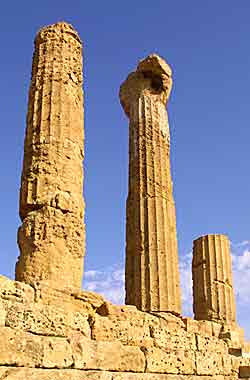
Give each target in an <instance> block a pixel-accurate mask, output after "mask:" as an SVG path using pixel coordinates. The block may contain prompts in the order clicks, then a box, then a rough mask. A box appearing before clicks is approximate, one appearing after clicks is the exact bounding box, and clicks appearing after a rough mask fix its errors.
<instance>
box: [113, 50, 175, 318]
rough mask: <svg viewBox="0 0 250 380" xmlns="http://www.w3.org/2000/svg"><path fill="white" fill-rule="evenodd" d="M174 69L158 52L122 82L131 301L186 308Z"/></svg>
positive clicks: (163, 308) (147, 308) (171, 308)
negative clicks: (171, 120) (177, 201)
mask: <svg viewBox="0 0 250 380" xmlns="http://www.w3.org/2000/svg"><path fill="white" fill-rule="evenodd" d="M171 87H172V78H171V69H170V67H169V66H168V65H167V63H166V62H165V61H164V60H163V59H161V58H160V57H159V56H157V55H155V54H154V55H150V56H149V57H147V58H145V59H144V60H143V61H141V62H140V63H139V65H138V67H137V70H136V71H135V72H133V73H131V74H130V75H129V76H128V78H127V80H126V81H125V82H124V83H123V84H122V86H121V88H120V100H121V104H122V106H123V108H124V111H125V113H126V114H127V116H128V117H129V121H130V126H129V192H128V199H127V225H126V285H125V286H126V304H132V305H136V306H137V307H138V309H140V310H145V311H171V312H174V313H176V314H178V313H180V311H181V301H180V283H179V269H178V253H177V238H176V218H175V205H174V199H173V193H172V179H171V173H170V157H169V153H170V135H169V125H168V115H167V111H166V103H167V100H168V98H169V95H170V91H171Z"/></svg>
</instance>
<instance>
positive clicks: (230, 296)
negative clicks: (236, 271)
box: [192, 235, 236, 323]
mask: <svg viewBox="0 0 250 380" xmlns="http://www.w3.org/2000/svg"><path fill="white" fill-rule="evenodd" d="M192 272H193V297H194V304H193V308H194V316H195V319H205V320H213V321H217V322H223V323H224V322H225V323H235V321H236V308H235V298H234V290H233V281H232V264H231V255H230V243H229V240H228V238H227V236H225V235H206V236H202V237H200V238H198V239H197V240H195V241H194V245H193V263H192Z"/></svg>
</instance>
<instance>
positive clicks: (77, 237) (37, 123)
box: [16, 23, 85, 289]
mask: <svg viewBox="0 0 250 380" xmlns="http://www.w3.org/2000/svg"><path fill="white" fill-rule="evenodd" d="M82 82H83V76H82V44H81V40H80V38H79V36H78V34H77V32H76V31H75V30H74V29H73V28H72V27H71V26H70V25H69V24H66V23H58V24H55V25H51V26H48V27H46V28H44V29H42V30H41V31H40V32H39V33H38V35H37V37H36V40H35V52H34V56H33V65H32V78H31V84H30V92H29V105H28V114H27V128H26V136H25V147H24V160H23V171H22V179H21V190H20V217H21V219H22V225H21V227H20V228H19V231H18V244H19V247H20V257H19V259H18V262H17V265H16V280H19V281H24V282H27V283H30V284H32V283H35V282H36V281H43V282H44V283H46V284H47V285H50V286H52V287H57V288H61V289H71V288H80V287H81V282H82V272H83V256H84V251H85V227H84V222H83V217H84V202H83V195H82V191H83V167H82V161H83V155H84V147H83V140H84V130H83V90H82Z"/></svg>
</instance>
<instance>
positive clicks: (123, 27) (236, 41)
mask: <svg viewBox="0 0 250 380" xmlns="http://www.w3.org/2000/svg"><path fill="white" fill-rule="evenodd" d="M249 19H250V2H249V1H247V0H241V1H232V0H220V1H218V0H210V1H200V0H191V1H184V0H175V1H171V2H170V1H168V2H167V1H166V0H162V1H160V0H156V1H154V2H153V1H147V0H144V1H141V0H137V1H132V0H127V1H125V2H120V1H117V0H116V1H113V0H111V1H106V2H104V1H99V2H98V1H83V0H81V1H80V0H74V1H68V0H67V1H66V0H53V1H51V0H43V1H41V2H38V1H36V2H35V1H31V0H25V1H13V0H9V1H4V2H2V4H1V13H0V20H1V22H0V32H1V33H0V36H1V37H0V38H1V60H0V76H1V78H0V83H1V92H0V94H1V95H0V96H1V106H0V109H1V128H0V134H1V138H0V162H1V167H0V170H1V187H0V210H1V230H0V231H1V250H0V253H1V255H2V259H1V271H0V272H1V273H2V274H3V275H7V276H10V277H13V276H14V265H15V262H16V258H17V255H18V249H17V245H16V231H17V228H18V225H19V224H20V221H19V217H18V196H19V194H18V192H19V186H20V173H21V166H22V154H23V153H22V152H23V140H24V131H25V115H26V109H27V94H28V87H29V80H30V71H31V60H32V52H33V39H34V36H35V33H36V32H37V30H38V29H39V28H40V27H42V26H44V25H47V24H51V23H55V22H57V21H61V20H65V21H68V22H70V23H72V24H73V25H74V27H75V28H76V29H77V30H78V32H79V34H80V36H81V38H82V40H83V42H84V77H85V84H84V86H85V113H86V117H85V132H86V141H85V148H86V159H85V164H84V165H85V190H84V191H85V198H86V223H87V256H86V272H87V273H86V276H85V287H87V288H89V289H93V290H98V291H103V292H104V293H105V294H106V295H107V296H109V297H110V298H112V299H113V300H118V301H121V290H120V289H121V287H122V286H123V280H122V275H123V262H124V254H125V248H124V241H125V201H126V194H127V172H128V169H127V165H128V121H127V119H126V117H125V115H124V113H123V110H122V108H121V106H120V104H119V98H118V91H119V86H120V84H121V82H122V81H123V80H124V79H125V78H126V76H127V74H128V73H129V72H131V71H132V70H133V69H134V68H135V66H136V64H137V62H138V60H140V59H142V58H143V57H145V56H146V55H148V54H149V53H152V52H156V53H158V54H160V55H161V56H162V57H164V58H165V59H166V60H167V62H168V63H169V64H170V65H171V66H172V69H173V80H174V86H173V90H172V96H171V100H170V102H169V106H168V110H169V119H170V128H171V142H172V146H171V154H172V176H173V181H174V196H175V201H176V208H177V228H178V240H179V255H180V261H181V269H182V271H181V274H182V283H183V294H184V298H185V307H184V310H185V312H186V313H188V312H190V302H191V301H190V290H189V285H188V284H189V282H190V272H189V269H188V263H189V262H190V255H189V253H190V251H191V249H192V241H193V239H194V238H196V237H198V236H200V235H202V234H207V233H226V234H228V235H229V237H230V240H231V241H232V242H233V245H232V251H233V255H234V256H233V257H234V272H235V288H236V294H237V306H238V315H239V320H240V323H241V324H242V325H244V326H245V327H246V328H248V330H249V332H250V321H248V319H249V318H248V316H249V313H250V306H249V301H250V292H249V291H248V286H249V285H248V284H249V283H250V244H249V240H250V223H249V216H250V212H249V211H250V176H249V164H250V149H249V143H250V128H249V124H250V107H249V104H250V70H249V68H250V44H249V36H250V23H249ZM248 335H249V334H248Z"/></svg>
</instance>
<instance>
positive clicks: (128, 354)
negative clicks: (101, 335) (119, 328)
mask: <svg viewBox="0 0 250 380" xmlns="http://www.w3.org/2000/svg"><path fill="white" fill-rule="evenodd" d="M70 341H71V347H72V352H73V359H74V367H75V368H77V369H98V370H106V371H128V372H129V371H130V372H143V371H144V368H145V357H144V354H143V352H142V351H141V350H140V349H139V348H138V347H133V346H123V345H122V344H121V343H120V342H117V341H113V342H102V341H92V340H89V339H87V338H82V337H79V336H75V337H74V338H71V340H70Z"/></svg>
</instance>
